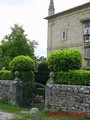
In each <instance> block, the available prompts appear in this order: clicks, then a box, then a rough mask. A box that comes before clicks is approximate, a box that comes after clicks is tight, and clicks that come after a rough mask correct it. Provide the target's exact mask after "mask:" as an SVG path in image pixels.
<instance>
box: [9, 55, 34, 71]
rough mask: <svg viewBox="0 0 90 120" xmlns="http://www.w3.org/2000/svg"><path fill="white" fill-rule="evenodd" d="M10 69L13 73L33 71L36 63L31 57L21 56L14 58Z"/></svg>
mask: <svg viewBox="0 0 90 120" xmlns="http://www.w3.org/2000/svg"><path fill="white" fill-rule="evenodd" d="M9 67H10V69H11V70H12V71H30V70H32V71H33V70H34V62H33V59H32V58H30V57H29V56H24V55H20V56H17V57H14V59H13V60H12V61H11V62H10V64H9Z"/></svg>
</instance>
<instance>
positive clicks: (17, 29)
mask: <svg viewBox="0 0 90 120" xmlns="http://www.w3.org/2000/svg"><path fill="white" fill-rule="evenodd" d="M37 45H38V43H37V42H36V41H35V40H33V41H30V40H29V39H28V38H27V35H26V34H25V31H24V29H23V26H19V25H18V24H15V25H14V26H13V27H11V33H10V34H9V35H6V36H5V37H4V39H3V40H2V41H1V46H0V57H1V56H2V58H3V63H2V65H3V66H5V67H6V68H8V65H9V62H10V61H11V60H12V59H13V58H14V57H16V56H19V55H28V56H30V57H31V58H34V48H35V47H36V46H37ZM1 53H2V54H1ZM7 58H8V59H7ZM6 63H7V64H6Z"/></svg>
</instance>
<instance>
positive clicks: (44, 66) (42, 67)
mask: <svg viewBox="0 0 90 120" xmlns="http://www.w3.org/2000/svg"><path fill="white" fill-rule="evenodd" d="M38 71H39V72H40V71H41V72H42V71H49V69H48V63H47V62H46V61H43V62H41V63H39V65H38Z"/></svg>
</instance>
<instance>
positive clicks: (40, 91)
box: [35, 88, 45, 96]
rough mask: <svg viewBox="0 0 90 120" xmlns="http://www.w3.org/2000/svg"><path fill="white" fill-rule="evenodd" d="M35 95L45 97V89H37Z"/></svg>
mask: <svg viewBox="0 0 90 120" xmlns="http://www.w3.org/2000/svg"><path fill="white" fill-rule="evenodd" d="M35 94H36V95H43V96H45V88H37V89H36V92H35Z"/></svg>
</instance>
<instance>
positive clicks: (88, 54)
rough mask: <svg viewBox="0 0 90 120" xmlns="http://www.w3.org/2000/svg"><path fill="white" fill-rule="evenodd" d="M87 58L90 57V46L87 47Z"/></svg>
mask: <svg viewBox="0 0 90 120" xmlns="http://www.w3.org/2000/svg"><path fill="white" fill-rule="evenodd" d="M86 58H90V48H86Z"/></svg>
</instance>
